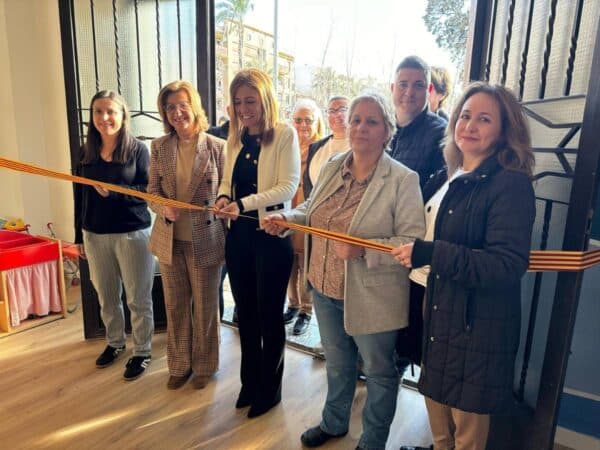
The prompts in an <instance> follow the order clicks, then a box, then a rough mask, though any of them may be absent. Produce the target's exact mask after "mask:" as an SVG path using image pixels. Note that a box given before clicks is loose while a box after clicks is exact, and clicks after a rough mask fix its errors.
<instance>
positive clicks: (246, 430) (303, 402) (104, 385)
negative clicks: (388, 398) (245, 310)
mask: <svg viewBox="0 0 600 450" xmlns="http://www.w3.org/2000/svg"><path fill="white" fill-rule="evenodd" d="M82 328H83V326H82V317H81V308H79V309H78V310H77V311H76V312H75V313H74V314H72V315H69V316H68V317H67V318H66V319H64V320H58V321H55V322H52V323H49V324H46V325H43V326H40V327H38V328H34V329H30V330H28V331H25V332H23V333H18V334H15V335H11V336H8V337H4V338H2V339H0V448H6V449H15V448H23V449H38V448H55V449H100V448H102V449H130V448H140V449H180V448H181V449H183V448H186V449H187V448H202V449H297V448H302V446H301V444H300V440H299V438H300V434H301V433H302V432H303V431H304V430H305V429H306V428H307V427H310V426H313V425H315V424H317V423H318V422H319V419H320V411H321V407H322V404H323V401H324V398H325V394H326V384H325V366H324V362H323V361H319V360H316V359H313V358H312V357H311V356H309V355H306V354H304V353H301V352H298V351H296V350H293V349H288V350H287V352H286V360H285V363H286V366H285V378H284V389H283V400H282V403H281V404H280V405H279V406H277V407H276V408H274V409H273V410H272V411H270V412H269V413H268V414H265V415H264V416H262V417H259V418H256V419H248V418H247V417H246V413H247V409H245V410H236V409H235V408H234V406H233V405H234V403H235V400H236V398H237V394H238V390H239V387H240V385H239V378H238V372H239V342H238V335H237V331H236V330H235V329H232V328H229V327H226V326H223V327H222V330H221V366H220V370H219V372H218V374H217V376H216V377H215V379H214V381H213V382H211V383H210V384H209V385H208V386H207V387H206V388H205V389H204V390H200V391H197V390H194V389H193V388H192V386H191V384H188V385H186V386H184V387H183V388H181V389H180V390H177V391H169V390H167V389H166V386H165V385H166V381H167V377H168V372H167V362H166V355H165V352H166V344H165V337H166V336H165V335H164V334H157V335H155V337H154V341H153V359H152V364H151V365H150V367H149V369H148V371H147V373H146V374H145V375H144V376H143V377H141V378H140V379H138V380H136V381H133V382H125V381H124V380H123V379H122V378H121V377H122V373H123V370H124V364H125V362H126V359H127V358H128V357H129V356H130V354H131V352H130V350H129V348H130V345H128V351H127V354H126V356H125V358H122V359H120V360H119V361H118V362H117V363H115V364H114V365H113V366H111V367H109V368H106V369H96V367H95V365H94V361H95V358H96V357H97V356H98V354H99V353H100V352H101V351H102V350H103V349H104V345H105V343H104V342H103V341H101V340H96V341H85V340H84V339H83V330H82ZM130 343H131V341H130V339H128V344H130ZM365 394H366V390H365V387H364V385H363V384H362V383H361V384H359V388H358V389H357V394H356V399H355V402H354V406H353V413H352V421H351V425H350V432H349V433H348V435H347V436H346V437H345V438H343V439H340V440H336V442H333V443H331V444H329V445H326V446H324V447H323V448H325V449H353V448H354V447H355V446H356V445H357V441H358V438H359V437H360V433H361V421H360V417H361V410H362V405H363V404H364V399H365ZM398 400H399V401H398V409H397V413H396V417H395V420H394V423H393V425H392V431H391V434H390V438H389V441H388V448H389V449H398V448H399V446H400V445H402V444H412V445H425V444H428V443H430V437H429V426H428V423H427V417H426V412H425V406H424V403H423V400H422V397H421V396H420V395H419V394H418V393H416V392H414V391H411V390H409V389H406V388H402V389H401V391H400V394H399V399H398Z"/></svg>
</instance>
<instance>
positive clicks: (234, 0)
mask: <svg viewBox="0 0 600 450" xmlns="http://www.w3.org/2000/svg"><path fill="white" fill-rule="evenodd" d="M253 9H254V2H253V1H252V0H222V1H220V2H219V3H217V4H216V5H215V22H216V23H217V24H223V25H224V27H223V28H224V35H225V36H227V35H228V33H229V23H228V22H227V21H230V22H231V23H232V24H233V27H234V28H235V31H236V33H237V35H238V43H239V44H238V64H239V68H240V69H241V68H242V67H243V66H244V61H243V54H244V18H245V17H246V15H247V14H248V13H249V12H250V11H252V10H253ZM225 39H226V37H225Z"/></svg>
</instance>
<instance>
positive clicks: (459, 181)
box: [392, 83, 535, 450]
mask: <svg viewBox="0 0 600 450" xmlns="http://www.w3.org/2000/svg"><path fill="white" fill-rule="evenodd" d="M444 157H445V160H446V164H447V169H446V170H444V171H442V172H440V173H438V174H437V175H436V176H435V177H433V178H432V179H431V180H430V181H429V182H428V183H427V185H426V186H425V188H424V191H423V196H424V201H425V214H426V220H427V234H426V237H425V239H424V240H419V239H417V241H416V242H415V243H414V245H413V244H407V245H404V246H401V247H398V248H396V249H394V250H393V251H392V253H393V254H394V255H395V257H396V259H397V260H398V261H399V262H400V263H401V264H403V265H405V266H406V267H414V268H415V269H414V270H413V271H412V273H411V279H412V280H413V282H417V283H421V284H424V285H426V287H427V288H426V294H425V308H424V326H423V355H422V357H423V364H422V370H421V378H420V380H419V390H420V392H421V393H423V395H424V396H425V400H426V405H427V410H428V414H429V421H430V424H431V429H432V433H433V439H434V447H435V449H436V450H438V449H451V448H456V449H457V450H460V449H466V448H468V449H485V445H486V440H487V434H488V428H489V415H490V414H498V413H506V412H508V411H509V410H510V408H511V405H512V403H513V401H512V392H513V391H512V389H513V379H514V365H515V357H516V353H517V349H518V345H519V330H520V326H521V301H520V291H521V277H522V276H523V275H524V274H525V272H526V270H527V267H528V261H529V251H530V242H531V230H532V227H533V222H534V219H535V195H534V192H533V188H532V184H531V181H530V180H531V178H530V177H531V172H532V168H533V164H534V157H533V153H532V150H531V145H530V135H529V129H528V126H527V122H526V119H525V116H524V114H523V111H522V108H521V106H520V105H519V103H518V101H517V100H516V98H515V97H514V95H513V94H512V93H511V92H510V91H508V90H507V89H506V88H504V87H502V86H494V85H488V84H485V83H474V84H472V85H471V86H469V87H468V88H467V90H466V91H465V93H464V94H463V96H462V98H461V100H460V101H459V103H458V105H457V107H456V109H455V111H454V112H453V114H452V116H451V118H450V124H449V127H448V138H447V143H446V146H445V149H444Z"/></svg>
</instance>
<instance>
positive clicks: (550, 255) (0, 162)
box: [0, 158, 600, 272]
mask: <svg viewBox="0 0 600 450" xmlns="http://www.w3.org/2000/svg"><path fill="white" fill-rule="evenodd" d="M0 167H4V168H6V169H11V170H16V171H19V172H24V173H29V174H32V175H41V176H44V177H48V178H55V179H59V180H64V181H70V182H73V183H80V184H86V185H88V186H101V187H103V188H104V189H107V190H109V191H113V192H119V193H121V194H125V195H131V196H132V197H138V198H141V199H143V200H146V201H148V202H154V203H158V204H160V205H164V206H172V207H174V208H182V209H192V210H200V211H216V210H215V208H214V207H211V206H198V205H192V204H190V203H185V202H181V201H178V200H172V199H168V198H164V197H161V196H160V195H155V194H148V193H147V192H141V191H136V190H134V189H129V188H124V187H122V186H118V185H115V184H110V183H105V182H103V181H96V180H90V179H89V178H84V177H79V176H76V175H70V174H66V173H62V172H56V171H54V170H48V169H44V168H43V167H38V166H35V165H33V164H26V163H22V162H19V161H14V160H11V159H8V158H0ZM241 216H242V215H241ZM243 217H249V216H243ZM274 223H275V224H277V225H280V226H284V227H286V228H289V229H291V230H295V231H300V232H302V233H309V234H312V235H314V236H320V237H322V238H325V239H330V240H333V241H337V242H344V243H346V244H351V245H357V246H360V247H365V248H368V249H372V250H377V251H381V252H385V253H389V252H391V250H392V248H393V247H392V246H390V245H386V244H380V243H378V242H373V241H370V240H367V239H361V238H357V237H354V236H350V235H348V234H344V233H337V232H334V231H330V230H324V229H321V228H315V227H309V226H306V225H298V224H294V223H290V222H286V221H280V220H278V221H274ZM598 263H600V249H596V250H588V251H559V250H533V251H532V252H531V253H530V261H529V269H528V270H529V272H578V271H582V270H585V269H588V268H590V267H592V266H594V265H596V264H598Z"/></svg>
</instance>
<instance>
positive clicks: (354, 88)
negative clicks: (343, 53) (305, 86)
mask: <svg viewBox="0 0 600 450" xmlns="http://www.w3.org/2000/svg"><path fill="white" fill-rule="evenodd" d="M386 89H388V85H387V84H386V83H381V82H378V81H377V80H376V79H375V78H374V77H367V78H354V77H348V76H347V75H342V74H339V73H337V72H336V71H335V70H334V69H332V68H331V67H323V68H317V69H315V71H314V73H313V78H312V86H311V91H310V92H306V93H304V95H308V96H309V97H311V98H313V99H314V100H315V101H316V102H317V104H318V105H319V106H321V107H322V108H325V106H327V100H329V98H330V97H331V96H333V95H346V96H348V97H350V98H353V97H356V96H357V95H358V94H360V93H361V92H363V91H365V90H378V91H380V92H381V93H385V92H387V91H386Z"/></svg>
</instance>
